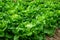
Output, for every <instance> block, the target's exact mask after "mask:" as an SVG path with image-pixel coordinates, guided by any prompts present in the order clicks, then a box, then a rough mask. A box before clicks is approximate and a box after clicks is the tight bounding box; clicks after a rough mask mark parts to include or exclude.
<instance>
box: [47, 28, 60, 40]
mask: <svg viewBox="0 0 60 40" xmlns="http://www.w3.org/2000/svg"><path fill="white" fill-rule="evenodd" d="M46 40H60V29H57V30H56V32H55V35H54V36H53V37H48V36H47V37H46Z"/></svg>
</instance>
